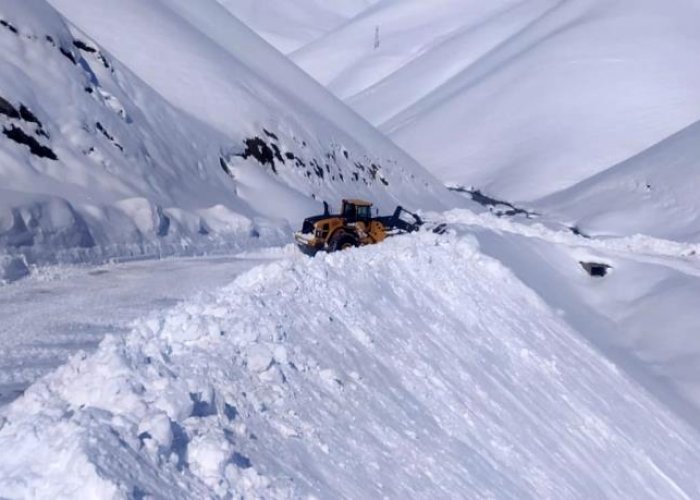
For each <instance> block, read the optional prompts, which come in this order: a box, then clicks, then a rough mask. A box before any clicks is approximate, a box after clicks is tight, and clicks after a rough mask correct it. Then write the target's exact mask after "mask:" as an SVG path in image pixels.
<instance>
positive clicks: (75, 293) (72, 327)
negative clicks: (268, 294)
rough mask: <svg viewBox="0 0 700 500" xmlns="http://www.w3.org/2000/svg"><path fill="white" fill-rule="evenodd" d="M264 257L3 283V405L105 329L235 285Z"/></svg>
mask: <svg viewBox="0 0 700 500" xmlns="http://www.w3.org/2000/svg"><path fill="white" fill-rule="evenodd" d="M267 258H268V257H267V256H266V254H263V257H261V258H259V257H252V256H250V257H248V256H218V257H199V258H170V259H163V260H139V261H136V262H127V263H121V264H107V265H101V266H97V267H92V266H90V267H85V266H80V267H62V266H57V267H51V268H44V269H42V270H39V271H37V272H36V273H35V274H34V275H32V276H30V277H28V278H27V279H25V280H22V281H21V282H19V283H16V284H13V285H12V286H0V317H2V321H0V345H1V346H2V347H0V405H2V404H5V403H7V402H9V401H11V400H13V399H15V398H16V397H17V396H19V395H20V394H22V392H23V391H24V389H26V388H27V386H29V385H30V384H31V383H32V382H34V381H36V380H37V379H38V378H39V377H41V376H42V375H45V374H46V373H48V372H50V371H52V370H54V369H56V368H57V367H58V366H60V365H62V364H63V363H65V362H66V361H67V360H68V358H69V357H70V356H72V355H73V354H75V353H76V352H78V351H80V350H87V351H89V350H93V349H95V348H96V347H97V345H98V344H99V342H100V341H101V340H102V339H103V338H104V336H105V335H123V334H124V333H127V332H128V331H130V329H131V325H132V322H133V321H134V320H137V319H141V318H142V317H143V316H146V315H147V314H149V313H150V312H152V311H154V310H161V309H164V308H167V307H172V306H174V305H175V304H177V303H178V302H180V301H182V300H185V299H188V298H190V297H191V296H193V295H196V294H198V293H200V292H201V291H207V290H215V289H218V288H220V287H222V286H224V285H227V284H229V283H230V282H231V281H233V280H234V278H235V277H236V276H237V275H239V274H241V273H242V272H243V271H246V270H248V269H250V268H251V267H255V266H256V265H259V264H260V263H261V262H264V261H263V260H262V259H267Z"/></svg>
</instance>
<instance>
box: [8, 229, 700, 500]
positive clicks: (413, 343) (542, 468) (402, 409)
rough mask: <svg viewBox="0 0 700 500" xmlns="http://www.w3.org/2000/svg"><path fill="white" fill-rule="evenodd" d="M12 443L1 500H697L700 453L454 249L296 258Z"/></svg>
mask: <svg viewBox="0 0 700 500" xmlns="http://www.w3.org/2000/svg"><path fill="white" fill-rule="evenodd" d="M0 446H1V447H2V449H4V450H13V452H12V453H7V454H4V455H3V456H2V457H1V459H0V489H1V490H2V491H3V494H4V495H9V496H10V497H27V496H29V497H47V496H48V497H52V498H62V497H75V496H101V497H109V496H116V497H143V496H147V495H155V496H162V497H168V498H204V497H210V496H226V495H229V494H232V495H234V496H238V495H241V496H251V497H266V498H285V497H299V496H304V495H316V496H319V497H329V496H331V497H337V496H345V497H349V498H367V497H377V496H394V497H398V496H401V497H450V496H469V497H475V498H476V497H499V498H542V497H567V498H592V497H607V498H631V497H632V498H658V497H664V498H687V497H693V496H696V495H698V494H699V493H700V481H699V480H698V477H697V475H696V474H695V472H694V471H695V469H696V468H697V466H698V465H700V454H699V453H698V449H700V436H699V435H698V434H697V433H696V432H695V431H693V430H691V429H690V428H689V427H687V426H686V425H685V424H683V423H682V422H680V421H679V420H678V419H677V418H676V417H674V416H673V415H671V414H670V413H669V412H668V411H667V410H666V409H665V408H664V407H663V406H661V405H660V404H659V403H658V402H657V401H656V400H654V399H652V398H651V397H650V396H649V395H648V394H647V393H646V392H645V391H644V390H642V389H641V388H640V387H639V386H637V385H636V384H635V383H634V382H633V381H632V380H630V379H628V378H627V377H626V376H625V375H623V374H621V373H620V372H619V371H618V370H617V369H616V368H615V367H614V366H613V365H611V364H610V363H609V362H607V361H604V360H603V359H602V358H601V356H600V354H599V353H598V352H597V351H596V350H594V349H593V348H591V347H590V346H589V345H588V344H587V343H585V342H583V341H581V339H580V338H579V337H578V334H576V333H575V332H574V331H572V330H571V329H570V327H568V326H567V325H566V324H565V323H564V322H563V320H562V319H561V318H560V317H559V316H558V314H557V313H556V312H555V311H553V310H552V309H550V308H549V307H548V306H547V305H545V303H544V302H542V300H541V299H540V298H538V297H537V296H536V295H535V294H534V293H533V292H532V291H531V290H529V289H528V288H527V287H525V286H524V285H523V284H522V283H521V282H520V281H518V280H517V279H516V278H515V277H514V276H513V274H512V273H511V272H510V271H508V270H507V269H506V268H504V267H503V266H502V265H501V264H499V263H498V262H497V261H495V260H493V259H491V258H489V257H486V256H485V255H483V254H482V253H481V252H480V251H479V249H478V247H477V245H476V244H475V242H474V240H473V238H471V237H469V236H467V237H458V236H455V235H446V236H442V237H438V236H436V235H433V234H418V235H413V236H406V237H403V238H396V239H395V240H393V241H389V242H386V243H385V244H383V245H381V246H377V247H367V248H363V249H358V250H353V251H348V252H343V253H341V254H333V255H329V256H321V257H318V258H315V259H307V258H305V257H301V256H300V258H298V259H293V260H290V261H285V262H280V263H275V264H272V265H270V266H267V267H262V268H257V269H255V270H253V271H251V272H249V273H248V274H247V275H244V276H242V277H241V278H239V279H238V280H236V281H235V282H234V283H233V284H232V285H231V286H229V287H228V288H226V289H224V290H222V291H220V292H217V293H216V294H214V295H212V296H203V297H201V298H200V299H197V300H194V301H191V302H188V303H185V304H182V305H180V306H178V307H176V308H175V309H174V310H172V311H170V312H168V313H165V314H159V315H155V316H153V317H152V318H150V319H148V320H144V321H141V322H140V323H139V324H137V325H136V326H135V328H134V330H133V332H132V333H131V334H129V335H127V336H126V337H118V336H114V337H110V338H107V339H106V340H105V341H104V342H103V344H102V345H101V347H100V348H99V349H98V351H97V352H96V353H95V354H94V355H92V356H85V355H81V356H76V357H75V358H74V359H73V360H72V361H71V362H70V363H69V364H68V365H66V366H64V367H62V368H61V369H59V370H58V371H57V372H56V373H54V374H52V375H50V376H48V377H46V378H45V379H43V380H42V381H40V382H39V383H37V384H35V385H34V386H32V387H31V388H30V389H29V390H28V391H27V392H26V394H25V395H24V396H23V397H22V398H21V399H19V400H17V401H16V402H15V403H13V404H12V405H11V406H10V407H9V408H7V409H6V410H5V411H4V412H3V425H2V429H1V430H0ZM69 466H70V470H71V474H65V470H66V468H67V467H69Z"/></svg>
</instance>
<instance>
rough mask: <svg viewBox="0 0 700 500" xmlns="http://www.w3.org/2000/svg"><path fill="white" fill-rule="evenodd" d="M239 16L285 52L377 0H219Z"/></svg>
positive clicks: (296, 47)
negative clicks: (264, 0) (260, 0)
mask: <svg viewBox="0 0 700 500" xmlns="http://www.w3.org/2000/svg"><path fill="white" fill-rule="evenodd" d="M218 1H219V3H221V5H223V6H224V7H226V8H227V9H228V10H229V11H231V12H232V13H233V14H234V15H235V16H236V17H237V18H238V19H240V20H241V21H243V22H244V23H245V24H246V25H247V26H249V27H250V28H252V29H254V30H255V31H256V33H258V34H259V35H260V36H262V37H263V38H264V39H265V40H267V41H268V42H269V43H271V44H272V45H274V46H275V47H277V48H278V49H279V50H280V51H282V52H284V53H288V52H292V51H294V50H296V49H298V48H300V47H302V46H304V45H307V44H308V43H310V42H312V41H313V40H316V39H318V38H320V37H321V36H323V35H324V34H326V33H328V32H330V31H332V30H333V29H335V28H337V27H338V26H339V25H341V24H343V23H344V22H346V21H347V20H349V19H350V18H352V17H353V16H354V15H355V14H357V13H358V12H360V11H362V10H363V9H365V8H367V6H368V5H371V4H372V3H374V2H376V1H377V0H334V1H333V2H323V1H320V0H296V1H294V2H289V1H286V0H267V1H266V2H265V3H261V2H259V1H257V0H218Z"/></svg>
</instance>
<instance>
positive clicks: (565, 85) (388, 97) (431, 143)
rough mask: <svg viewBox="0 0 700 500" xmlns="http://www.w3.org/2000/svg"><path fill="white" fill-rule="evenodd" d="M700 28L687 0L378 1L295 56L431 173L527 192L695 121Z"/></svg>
mask: <svg viewBox="0 0 700 500" xmlns="http://www.w3.org/2000/svg"><path fill="white" fill-rule="evenodd" d="M699 24H700V6H699V5H698V3H697V2H694V1H692V0H680V1H678V2H673V4H664V3H659V2H656V1H652V0H643V1H641V2H637V1H630V0H614V1H601V0H574V1H566V2H563V1H558V0H524V1H519V2H511V1H505V0H504V1H499V2H492V3H489V4H488V6H484V5H483V2H473V1H462V0H442V1H441V2H440V5H439V8H438V7H436V6H435V5H434V3H433V2H430V3H426V2H419V1H393V0H385V1H383V2H380V3H379V4H377V5H376V6H374V7H373V8H372V9H371V10H368V11H366V12H365V13H364V14H361V15H359V16H356V17H355V18H354V19H353V21H351V22H350V23H347V24H346V25H343V26H342V27H340V28H339V29H337V30H336V31H334V32H332V33H330V34H328V35H326V36H325V37H323V38H321V39H319V40H317V41H315V42H312V43H311V44H309V45H308V46H306V47H303V48H302V49H300V50H299V51H297V52H295V53H294V54H293V57H294V59H295V61H296V62H298V63H299V64H300V65H301V66H302V67H303V68H305V69H306V70H307V71H309V72H310V73H311V74H313V75H314V76H315V77H317V78H318V79H319V80H320V81H321V82H323V83H324V84H327V85H328V86H329V88H330V89H332V90H333V91H334V92H336V93H337V95H339V96H342V97H343V98H345V99H346V100H347V102H348V103H350V104H351V105H352V107H353V108H354V109H356V110H358V111H359V112H360V113H361V114H363V115H364V116H366V117H367V118H369V119H370V120H371V121H373V122H374V123H375V124H377V125H379V126H380V128H381V130H383V131H384V132H386V133H388V134H389V135H390V137H392V138H393V139H394V140H395V141H396V142H397V143H398V144H399V145H402V146H403V147H405V148H406V150H407V151H409V152H410V153H411V154H412V155H413V156H414V157H416V158H417V159H418V160H419V161H420V162H421V163H422V164H424V165H425V166H426V167H427V168H429V169H430V170H431V171H432V172H434V173H435V174H436V175H438V177H440V178H441V179H442V180H444V181H446V182H450V183H456V184H463V185H473V186H476V187H479V188H482V189H485V190H486V191H487V192H490V193H492V194H495V195H498V196H500V197H505V198H509V199H511V200H515V199H521V200H532V199H535V198H538V197H541V196H545V195H548V194H552V193H554V192H557V191H560V190H562V189H565V188H567V187H570V186H572V185H574V184H576V183H578V182H581V181H583V180H584V179H586V178H588V177H590V176H592V175H595V174H597V173H599V172H601V171H602V170H605V169H606V168H608V167H610V166H612V165H614V164H616V163H619V162H621V161H624V160H626V159H628V158H630V157H631V156H633V155H635V154H637V153H639V152H641V151H642V150H644V149H646V148H648V147H650V146H652V145H653V144H655V143H657V142H659V141H661V140H662V139H664V138H665V137H668V136H669V135H671V134H673V133H675V132H677V131H678V130H680V129H682V128H684V127H686V126H688V125H690V124H691V123H692V122H694V121H696V120H697V119H698V113H697V108H698V104H700V91H698V89H699V88H700V70H698V66H697V65H696V64H693V63H691V61H694V60H695V59H696V56H695V54H697V53H698V51H699V50H700V30H698V25H699ZM375 26H379V27H380V31H381V33H382V36H381V45H380V47H379V48H378V49H376V50H373V47H372V44H371V35H370V33H372V31H373V30H374V27H375ZM339 53H341V54H344V55H343V56H342V57H337V56H336V54H339Z"/></svg>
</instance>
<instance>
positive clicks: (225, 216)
mask: <svg viewBox="0 0 700 500" xmlns="http://www.w3.org/2000/svg"><path fill="white" fill-rule="evenodd" d="M51 3H52V4H54V5H55V6H58V7H60V9H61V11H62V13H63V15H61V14H59V13H58V12H57V11H56V10H54V8H53V7H51V6H50V5H49V4H48V3H47V2H45V1H44V0H29V1H20V0H10V1H6V2H3V3H2V6H0V49H2V50H1V51H0V53H1V54H2V55H0V132H1V133H0V255H2V257H1V258H0V269H1V271H0V279H3V280H5V279H11V277H12V276H15V275H17V274H18V271H17V270H18V269H19V267H18V262H19V261H18V260H17V259H20V260H23V261H24V262H25V264H27V265H30V266H31V265H32V264H36V263H39V264H45V263H50V262H66V261H70V262H75V261H86V260H91V261H95V260H104V259H108V258H112V257H124V256H144V255H155V256H158V255H164V254H196V253H201V252H212V251H216V250H231V249H240V248H245V247H251V246H263V245H269V244H272V243H279V242H282V241H287V240H288V237H289V236H288V235H289V231H290V226H289V225H290V224H291V225H293V226H296V225H297V224H298V223H299V222H300V219H301V218H303V217H304V216H306V215H309V214H310V213H314V212H318V211H320V210H321V209H322V204H321V200H326V201H328V202H331V203H333V204H335V203H337V202H338V201H339V199H340V198H341V197H342V196H346V195H347V196H361V197H365V198H369V199H373V200H376V201H377V202H378V203H379V204H380V206H382V207H385V206H386V207H389V206H391V208H393V205H395V204H396V203H398V202H399V201H400V202H402V203H403V204H407V205H409V206H421V205H425V206H439V205H441V204H442V202H441V200H440V198H442V197H444V195H445V191H444V189H443V188H442V186H441V185H440V184H439V183H437V182H436V181H435V180H434V179H433V178H432V177H431V176H430V175H429V174H427V173H425V172H424V171H423V170H422V168H421V167H420V166H419V165H418V164H416V163H415V161H414V160H412V159H411V158H410V157H408V156H407V155H406V154H405V153H404V152H403V151H401V150H400V149H398V148H397V147H396V146H394V145H393V144H392V143H391V142H390V141H389V140H387V139H386V138H384V137H383V136H382V135H381V134H379V133H378V132H377V131H376V130H374V129H373V127H371V126H370V125H369V124H368V123H366V122H365V121H364V120H362V119H360V118H359V117H358V116H357V115H355V114H354V113H353V112H352V111H350V110H349V109H347V108H346V107H345V106H344V105H343V104H342V103H341V102H340V101H338V100H337V99H335V98H334V97H333V96H332V95H330V94H329V93H328V92H327V91H326V90H324V89H323V88H322V87H321V86H320V85H318V84H317V83H316V82H314V81H313V80H312V79H311V78H309V77H308V76H307V75H305V74H304V73H303V72H302V71H301V70H299V69H298V68H296V67H295V66H294V65H293V64H291V63H290V62H289V61H287V60H285V58H284V57H283V56H282V55H280V54H279V53H277V52H276V51H274V50H273V49H272V48H270V47H269V46H268V45H267V44H266V43H265V42H264V41H263V40H261V39H260V38H259V37H258V36H256V35H255V34H254V33H252V32H251V31H250V30H249V29H247V28H246V27H245V26H244V25H243V24H241V23H240V22H238V21H237V20H236V19H235V18H233V16H231V15H230V14H229V13H228V12H227V11H226V10H225V9H223V7H221V6H219V4H218V3H216V2H215V1H213V0H206V1H202V2H198V3H197V6H196V9H197V10H196V12H191V9H192V5H190V3H189V2H181V1H180V2H178V1H175V0H159V1H153V2H141V1H123V2H110V1H106V0H105V1H94V2H88V3H86V2H82V1H73V0H55V1H54V2H51ZM20 274H21V273H20Z"/></svg>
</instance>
